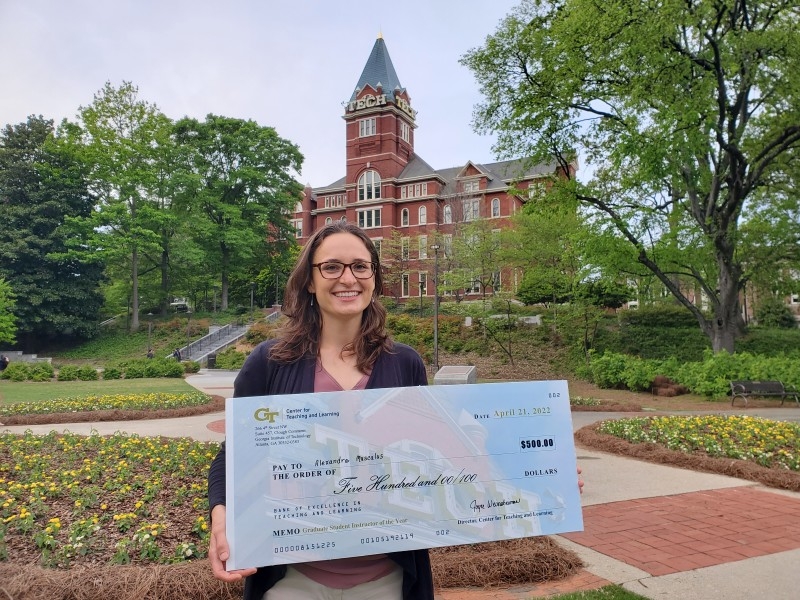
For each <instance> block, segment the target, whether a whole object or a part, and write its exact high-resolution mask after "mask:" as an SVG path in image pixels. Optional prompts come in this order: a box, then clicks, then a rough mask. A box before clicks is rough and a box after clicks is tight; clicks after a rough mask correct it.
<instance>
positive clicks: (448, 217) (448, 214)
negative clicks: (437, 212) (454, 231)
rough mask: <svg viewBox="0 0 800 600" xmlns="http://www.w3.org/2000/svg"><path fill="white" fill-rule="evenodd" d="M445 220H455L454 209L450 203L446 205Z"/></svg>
mask: <svg viewBox="0 0 800 600" xmlns="http://www.w3.org/2000/svg"><path fill="white" fill-rule="evenodd" d="M444 222H445V223H452V222H453V209H452V207H451V206H450V205H449V204H448V205H446V206H445V207H444Z"/></svg>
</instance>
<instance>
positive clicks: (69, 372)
mask: <svg viewBox="0 0 800 600" xmlns="http://www.w3.org/2000/svg"><path fill="white" fill-rule="evenodd" d="M79 372H80V370H79V369H78V367H76V366H75V365H64V366H63V367H61V368H60V369H59V370H58V380H59V381H77V380H78V379H80V378H79V377H78V373H79Z"/></svg>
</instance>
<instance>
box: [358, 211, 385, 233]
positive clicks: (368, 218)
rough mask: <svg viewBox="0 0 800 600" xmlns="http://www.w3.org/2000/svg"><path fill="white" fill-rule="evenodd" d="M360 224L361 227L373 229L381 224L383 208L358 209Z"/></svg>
mask: <svg viewBox="0 0 800 600" xmlns="http://www.w3.org/2000/svg"><path fill="white" fill-rule="evenodd" d="M358 226H359V227H361V229H372V228H374V227H380V226H381V209H380V208H375V209H372V210H360V211H358Z"/></svg>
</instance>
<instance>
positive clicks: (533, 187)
mask: <svg viewBox="0 0 800 600" xmlns="http://www.w3.org/2000/svg"><path fill="white" fill-rule="evenodd" d="M546 191H547V186H546V185H545V182H544V181H531V182H530V183H529V184H528V198H529V199H531V200H535V199H536V198H541V197H542V196H544V194H545V192H546Z"/></svg>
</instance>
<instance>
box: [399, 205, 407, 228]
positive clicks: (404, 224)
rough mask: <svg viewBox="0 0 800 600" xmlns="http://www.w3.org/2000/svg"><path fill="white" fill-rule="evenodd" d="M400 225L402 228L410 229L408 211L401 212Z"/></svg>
mask: <svg viewBox="0 0 800 600" xmlns="http://www.w3.org/2000/svg"><path fill="white" fill-rule="evenodd" d="M400 225H401V226H402V227H408V209H407V208H404V209H403V210H401V211H400Z"/></svg>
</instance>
